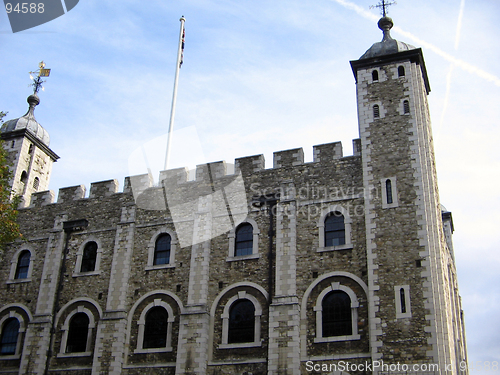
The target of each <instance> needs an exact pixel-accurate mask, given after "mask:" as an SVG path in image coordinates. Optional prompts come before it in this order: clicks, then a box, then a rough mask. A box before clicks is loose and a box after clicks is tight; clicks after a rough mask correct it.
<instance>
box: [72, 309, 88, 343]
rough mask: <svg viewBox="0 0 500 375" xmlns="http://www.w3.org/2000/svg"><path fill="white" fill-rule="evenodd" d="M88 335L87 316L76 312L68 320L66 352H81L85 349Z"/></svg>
mask: <svg viewBox="0 0 500 375" xmlns="http://www.w3.org/2000/svg"><path fill="white" fill-rule="evenodd" d="M88 335H89V317H88V316H87V314H85V313H83V312H79V313H76V314H75V315H73V317H72V318H71V321H70V322H69V331H68V339H67V342H66V353H82V352H85V351H87V339H88Z"/></svg>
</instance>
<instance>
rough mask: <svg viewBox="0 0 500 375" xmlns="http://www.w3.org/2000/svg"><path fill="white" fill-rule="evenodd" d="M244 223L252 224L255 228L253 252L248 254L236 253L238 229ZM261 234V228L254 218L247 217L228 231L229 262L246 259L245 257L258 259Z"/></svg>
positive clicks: (227, 259)
mask: <svg viewBox="0 0 500 375" xmlns="http://www.w3.org/2000/svg"><path fill="white" fill-rule="evenodd" d="M242 224H250V225H251V226H252V228H253V237H252V254H248V255H238V256H237V255H235V253H236V231H237V229H238V228H239V227H240V226H241V225H242ZM259 236H260V230H259V226H258V225H257V222H256V221H255V220H253V219H250V218H247V219H246V220H244V221H242V222H241V223H239V224H238V225H237V226H235V227H234V228H233V229H231V231H230V232H229V233H228V235H227V237H228V240H229V252H228V256H227V258H226V261H227V262H232V261H238V260H245V259H257V258H259V257H260V254H259Z"/></svg>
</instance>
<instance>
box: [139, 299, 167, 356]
mask: <svg viewBox="0 0 500 375" xmlns="http://www.w3.org/2000/svg"><path fill="white" fill-rule="evenodd" d="M167 328H168V312H167V310H165V308H163V307H161V306H156V307H153V308H152V309H151V310H149V311H148V312H147V314H146V322H145V325H144V341H143V348H144V349H149V348H165V347H166V346H167Z"/></svg>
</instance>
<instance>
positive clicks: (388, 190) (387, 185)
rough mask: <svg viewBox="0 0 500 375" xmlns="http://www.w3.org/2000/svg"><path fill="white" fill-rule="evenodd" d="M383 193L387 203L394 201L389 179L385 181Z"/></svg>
mask: <svg viewBox="0 0 500 375" xmlns="http://www.w3.org/2000/svg"><path fill="white" fill-rule="evenodd" d="M385 194H386V197H387V204H392V203H393V201H394V200H393V198H392V182H391V180H389V179H387V180H386V181H385Z"/></svg>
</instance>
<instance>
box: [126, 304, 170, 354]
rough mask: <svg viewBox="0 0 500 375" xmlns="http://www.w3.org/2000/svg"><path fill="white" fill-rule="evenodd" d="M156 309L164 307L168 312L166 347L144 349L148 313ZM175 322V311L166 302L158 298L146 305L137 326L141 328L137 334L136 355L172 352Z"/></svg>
mask: <svg viewBox="0 0 500 375" xmlns="http://www.w3.org/2000/svg"><path fill="white" fill-rule="evenodd" d="M155 307H163V308H164V309H165V310H167V315H168V318H167V337H166V345H165V347H162V348H144V333H145V328H146V315H147V314H148V312H149V311H150V310H151V309H153V308H155ZM174 321H175V316H174V310H173V309H172V307H171V306H170V305H169V304H168V303H167V302H165V301H163V300H162V299H160V298H156V299H154V300H153V302H151V303H149V304H148V305H146V307H145V308H144V309H143V310H142V313H141V315H140V317H139V320H138V321H137V325H138V326H139V331H138V334H137V348H136V349H135V350H134V354H143V353H165V352H171V351H172V350H173V348H172V326H173V323H174Z"/></svg>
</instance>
